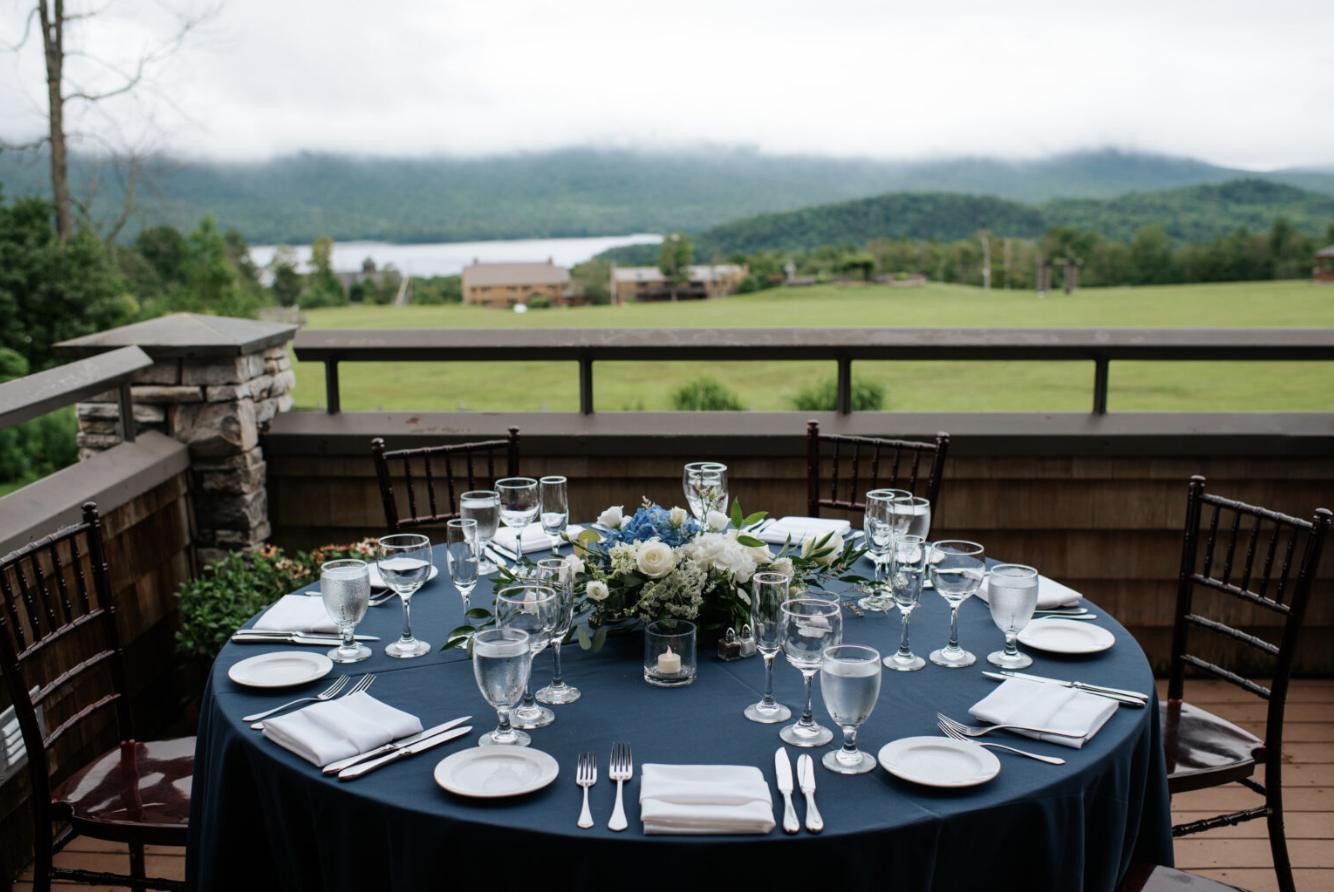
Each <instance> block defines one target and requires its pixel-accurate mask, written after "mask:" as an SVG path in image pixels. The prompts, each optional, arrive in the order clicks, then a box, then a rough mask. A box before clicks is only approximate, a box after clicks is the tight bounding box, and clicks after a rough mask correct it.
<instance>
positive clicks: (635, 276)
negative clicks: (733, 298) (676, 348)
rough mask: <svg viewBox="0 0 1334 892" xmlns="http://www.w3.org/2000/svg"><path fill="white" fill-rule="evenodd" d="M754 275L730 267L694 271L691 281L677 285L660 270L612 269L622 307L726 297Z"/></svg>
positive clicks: (614, 288) (614, 293) (616, 299)
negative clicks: (653, 302)
mask: <svg viewBox="0 0 1334 892" xmlns="http://www.w3.org/2000/svg"><path fill="white" fill-rule="evenodd" d="M749 272H750V268H749V267H747V266H745V265H742V266H737V265H735V264H730V263H720V264H715V265H713V266H692V267H690V278H689V279H688V280H687V281H685V282H678V283H676V284H675V285H673V283H671V282H669V281H668V280H667V277H666V276H665V275H663V273H662V270H660V269H658V268H657V267H656V266H628V267H625V268H623V269H622V268H618V267H614V266H613V267H612V270H611V285H612V299H613V301H614V302H615V303H618V304H628V303H638V302H644V301H657V300H702V299H704V298H709V297H725V296H726V295H729V294H731V293H732V292H733V291H735V290H736V287H737V285H739V284H740V283H741V280H742V279H744V278H745V277H746V275H747V274H748V273H749Z"/></svg>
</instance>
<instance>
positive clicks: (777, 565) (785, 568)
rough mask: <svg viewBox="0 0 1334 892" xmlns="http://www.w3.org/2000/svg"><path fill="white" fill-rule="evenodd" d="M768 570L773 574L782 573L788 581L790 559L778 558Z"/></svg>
mask: <svg viewBox="0 0 1334 892" xmlns="http://www.w3.org/2000/svg"><path fill="white" fill-rule="evenodd" d="M770 570H771V571H772V572H774V573H782V574H783V575H784V576H786V577H787V578H788V579H791V578H792V570H793V567H792V559H791V558H780V559H778V560H776V561H774V562H773V563H772V564H771V565H770Z"/></svg>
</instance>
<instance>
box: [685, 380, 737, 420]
mask: <svg viewBox="0 0 1334 892" xmlns="http://www.w3.org/2000/svg"><path fill="white" fill-rule="evenodd" d="M672 408H673V409H675V410H677V411H678V412H740V411H743V410H744V409H745V406H743V405H741V400H739V399H738V398H737V395H736V394H735V393H733V392H732V391H730V390H728V389H727V386H726V385H725V384H723V383H722V382H721V381H719V380H718V379H717V378H714V377H713V376H712V375H704V376H703V377H701V378H696V379H695V380H694V381H691V382H690V383H688V384H682V385H681V386H680V387H678V388H676V390H674V391H673V392H672Z"/></svg>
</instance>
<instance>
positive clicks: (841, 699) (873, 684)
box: [820, 644, 882, 774]
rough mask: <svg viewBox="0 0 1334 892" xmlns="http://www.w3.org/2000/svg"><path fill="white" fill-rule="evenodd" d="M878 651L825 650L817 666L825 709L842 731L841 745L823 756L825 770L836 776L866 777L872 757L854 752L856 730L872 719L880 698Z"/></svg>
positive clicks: (873, 763) (849, 646) (842, 646)
mask: <svg viewBox="0 0 1334 892" xmlns="http://www.w3.org/2000/svg"><path fill="white" fill-rule="evenodd" d="M881 674H882V673H881V667H880V652H879V651H877V650H875V649H874V648H870V647H862V646H861V645H860V644H840V645H836V646H834V647H826V648H825V651H824V663H822V664H821V666H820V693H821V694H822V695H823V696H824V708H825V710H826V711H827V712H828V713H829V717H830V718H831V719H833V720H834V724H835V725H838V726H839V728H841V729H842V730H843V746H842V747H840V748H839V749H837V750H834V751H833V752H830V753H825V756H824V759H823V760H821V761H823V762H824V767H825V768H828V769H829V770H830V771H835V772H838V773H839V774H865V773H866V772H868V771H871V770H872V769H874V768H875V766H876V760H875V757H874V756H871V755H870V754H868V753H863V752H862V751H861V750H859V749H857V729H858V728H860V727H861V726H862V723H863V722H865V721H866V720H867V719H868V718H870V717H871V711H872V710H873V709H875V701H876V699H877V698H878V697H879V696H880V677H881Z"/></svg>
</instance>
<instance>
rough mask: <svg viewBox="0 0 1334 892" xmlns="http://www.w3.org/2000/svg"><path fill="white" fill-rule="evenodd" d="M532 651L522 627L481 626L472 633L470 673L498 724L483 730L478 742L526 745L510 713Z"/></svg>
mask: <svg viewBox="0 0 1334 892" xmlns="http://www.w3.org/2000/svg"><path fill="white" fill-rule="evenodd" d="M532 668H533V652H532V649H531V648H530V647H529V646H528V633H527V632H525V631H523V630H522V629H483V630H482V631H480V632H478V633H477V634H476V635H474V636H472V673H473V677H474V678H476V679H477V687H478V688H479V689H480V690H481V692H482V696H483V697H485V698H486V702H487V703H489V704H491V706H492V707H493V708H494V709H495V711H496V715H497V716H498V717H499V720H500V724H499V725H498V726H497V727H496V730H494V731H492V732H491V733H490V734H483V735H482V738H481V740H479V741H477V745H478V746H527V745H528V744H530V743H531V742H532V738H530V737H529V736H528V735H527V734H525V733H523V732H522V731H516V730H515V729H514V726H513V724H512V723H511V721H510V714H511V712H512V711H513V709H514V707H515V705H516V704H518V702H519V699H520V698H521V697H523V692H524V689H525V688H526V687H527V685H528V679H529V676H530V675H531V674H532Z"/></svg>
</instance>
